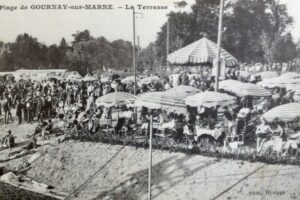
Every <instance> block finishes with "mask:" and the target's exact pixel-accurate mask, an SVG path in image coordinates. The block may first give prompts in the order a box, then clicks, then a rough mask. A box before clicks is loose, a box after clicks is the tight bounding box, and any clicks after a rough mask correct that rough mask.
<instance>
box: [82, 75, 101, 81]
mask: <svg viewBox="0 0 300 200" xmlns="http://www.w3.org/2000/svg"><path fill="white" fill-rule="evenodd" d="M82 80H83V81H85V82H89V81H96V80H97V78H96V77H94V76H93V75H91V74H87V75H85V77H83V79H82Z"/></svg>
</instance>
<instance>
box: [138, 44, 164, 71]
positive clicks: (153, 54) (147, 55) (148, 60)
mask: <svg viewBox="0 0 300 200" xmlns="http://www.w3.org/2000/svg"><path fill="white" fill-rule="evenodd" d="M160 65H161V64H160V60H159V57H158V49H157V46H156V45H155V44H154V43H150V44H149V45H148V47H147V48H145V49H143V50H142V51H141V52H140V56H139V58H138V71H141V72H142V71H144V70H145V69H151V68H155V67H158V66H160Z"/></svg>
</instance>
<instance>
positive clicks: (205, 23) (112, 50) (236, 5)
mask: <svg viewBox="0 0 300 200" xmlns="http://www.w3.org/2000/svg"><path fill="white" fill-rule="evenodd" d="M226 2H227V1H226ZM181 3H182V2H181ZM183 3H184V1H183ZM219 3H220V0H196V2H195V4H194V5H192V7H191V12H189V13H186V12H170V13H169V15H168V22H169V30H170V32H169V33H170V34H169V41H170V43H169V51H170V53H171V52H173V51H175V50H177V49H179V48H181V47H183V46H185V45H188V44H190V43H192V42H194V41H196V40H198V39H200V38H202V37H203V36H204V35H205V36H206V37H208V38H209V39H211V40H212V41H215V42H216V40H217V32H218V18H219ZM185 5H186V4H182V6H181V5H180V6H177V8H178V9H180V8H181V7H184V6H185ZM292 25H293V18H292V17H291V16H289V14H288V11H287V7H286V5H285V4H280V1H277V0H251V1H249V0H235V1H230V3H226V4H225V9H224V30H223V38H222V46H223V47H224V48H225V49H226V50H228V51H229V52H230V53H231V54H232V55H234V56H235V57H236V58H237V59H238V60H239V61H240V62H252V63H255V62H263V63H265V62H267V63H273V62H288V61H291V60H293V59H294V58H295V57H297V56H298V57H299V55H300V50H299V49H300V42H298V43H296V44H295V43H294V41H293V38H292V36H291V34H290V32H289V28H290V27H291V26H292ZM72 36H73V41H72V42H71V44H67V42H66V40H65V39H64V38H62V40H61V42H60V44H58V45H56V44H53V45H50V46H47V45H45V44H42V43H40V42H39V41H38V40H37V39H36V38H34V37H33V36H30V35H28V34H26V33H24V34H20V35H18V36H17V38H16V41H15V42H14V43H9V44H4V43H3V42H0V48H1V49H2V51H1V56H0V71H3V70H14V69H19V68H67V69H71V70H74V69H76V70H78V71H79V72H81V73H85V72H87V71H95V70H100V71H102V70H103V69H108V68H113V69H116V70H120V69H122V70H123V69H128V68H131V67H132V44H131V42H128V41H124V40H116V41H112V42H110V41H108V40H107V39H106V38H104V37H98V38H94V37H93V36H91V35H90V32H89V31H88V30H84V31H81V32H77V33H75V34H73V35H72ZM166 38H167V22H166V23H165V24H164V25H163V26H162V27H161V30H160V31H159V32H158V33H157V38H156V40H155V41H153V42H152V43H150V44H149V46H148V47H146V48H144V49H141V50H139V51H137V55H138V56H137V63H138V70H139V71H142V70H144V69H148V70H153V69H156V68H158V67H159V66H162V65H166Z"/></svg>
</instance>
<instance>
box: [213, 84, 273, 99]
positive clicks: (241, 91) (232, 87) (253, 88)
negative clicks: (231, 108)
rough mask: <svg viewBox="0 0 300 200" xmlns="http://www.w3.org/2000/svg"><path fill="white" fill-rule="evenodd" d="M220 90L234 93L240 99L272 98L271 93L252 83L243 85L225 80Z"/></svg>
mask: <svg viewBox="0 0 300 200" xmlns="http://www.w3.org/2000/svg"><path fill="white" fill-rule="evenodd" d="M219 87H220V88H222V89H224V90H226V91H229V92H233V93H235V94H236V95H238V96H240V97H244V96H256V97H266V96H271V93H270V92H269V91H267V90H266V89H264V88H263V87H261V86H259V85H255V84H252V83H242V82H239V81H236V80H225V81H221V82H220V86H219Z"/></svg>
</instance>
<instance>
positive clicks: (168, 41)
mask: <svg viewBox="0 0 300 200" xmlns="http://www.w3.org/2000/svg"><path fill="white" fill-rule="evenodd" d="M166 45H167V46H166V51H167V52H166V53H167V56H166V64H167V69H168V68H169V62H168V55H169V53H170V52H169V51H170V50H169V48H170V22H169V16H168V19H167V42H166Z"/></svg>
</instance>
